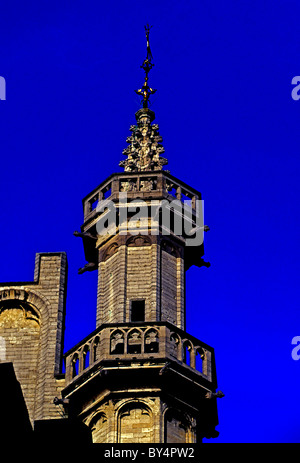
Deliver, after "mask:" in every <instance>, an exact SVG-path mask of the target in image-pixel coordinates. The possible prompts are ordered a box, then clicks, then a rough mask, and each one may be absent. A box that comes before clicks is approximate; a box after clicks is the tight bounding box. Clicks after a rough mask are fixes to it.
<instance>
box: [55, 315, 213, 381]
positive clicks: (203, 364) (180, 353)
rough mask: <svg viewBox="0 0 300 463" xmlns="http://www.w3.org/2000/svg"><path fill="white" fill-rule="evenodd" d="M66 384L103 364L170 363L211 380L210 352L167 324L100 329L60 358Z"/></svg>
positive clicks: (192, 338) (117, 326)
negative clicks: (146, 360) (158, 361)
mask: <svg viewBox="0 0 300 463" xmlns="http://www.w3.org/2000/svg"><path fill="white" fill-rule="evenodd" d="M64 358H65V366H66V384H69V383H70V382H71V381H73V380H75V379H76V378H77V377H78V376H80V375H81V374H83V373H84V372H86V371H87V370H88V369H90V368H92V367H93V366H96V365H97V364H98V363H100V362H102V361H104V360H130V359H132V360H135V359H141V360H142V359H155V358H157V359H161V358H166V359H167V360H173V361H175V362H179V363H180V364H182V365H185V366H186V367H188V368H190V369H192V370H193V371H194V372H196V373H197V374H199V375H201V376H203V377H204V378H205V379H207V380H208V381H213V380H214V377H213V376H214V368H213V362H214V357H213V349H212V348H211V347H209V346H208V345H206V344H204V343H202V342H201V341H199V340H198V339H197V338H195V337H193V336H191V335H188V334H187V333H185V332H184V331H182V330H180V329H179V328H176V327H175V326H173V325H171V324H169V323H163V322H157V323H155V322H151V323H145V324H142V323H139V324H135V325H133V324H118V325H110V324H109V325H102V326H100V327H99V328H98V329H97V330H95V331H94V332H93V333H92V334H91V335H90V336H88V337H87V338H85V339H84V340H83V341H81V342H80V343H79V344H77V345H76V346H75V347H74V348H72V349H70V350H69V351H68V352H67V353H66V354H65V356H64Z"/></svg>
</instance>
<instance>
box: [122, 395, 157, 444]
mask: <svg viewBox="0 0 300 463" xmlns="http://www.w3.org/2000/svg"><path fill="white" fill-rule="evenodd" d="M115 417H116V420H117V423H116V424H117V426H116V430H117V439H116V442H118V443H151V442H153V436H154V426H153V410H152V407H151V405H150V404H149V401H146V400H140V399H133V400H132V399H128V400H126V401H122V403H120V404H119V405H118V407H116V409H115Z"/></svg>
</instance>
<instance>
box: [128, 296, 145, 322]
mask: <svg viewBox="0 0 300 463" xmlns="http://www.w3.org/2000/svg"><path fill="white" fill-rule="evenodd" d="M130 321H132V322H144V321H145V301H143V300H142V301H141V300H140V301H131V320H130Z"/></svg>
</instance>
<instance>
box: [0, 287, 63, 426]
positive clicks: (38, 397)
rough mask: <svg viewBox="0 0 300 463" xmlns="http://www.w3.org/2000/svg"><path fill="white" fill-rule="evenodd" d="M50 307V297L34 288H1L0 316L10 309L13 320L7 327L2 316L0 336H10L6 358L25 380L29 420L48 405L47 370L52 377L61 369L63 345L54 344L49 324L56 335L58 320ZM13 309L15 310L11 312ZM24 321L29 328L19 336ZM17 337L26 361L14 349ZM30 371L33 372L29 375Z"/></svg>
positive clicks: (7, 340)
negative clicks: (55, 319) (23, 334)
mask: <svg viewBox="0 0 300 463" xmlns="http://www.w3.org/2000/svg"><path fill="white" fill-rule="evenodd" d="M51 309H52V306H51V304H50V302H49V300H48V299H47V298H46V297H45V296H44V295H42V294H40V293H39V292H38V291H37V290H36V289H35V288H30V287H28V286H25V285H24V286H17V285H13V286H9V287H1V289H0V318H1V314H2V315H3V314H4V313H5V312H6V310H7V314H8V318H10V319H11V320H12V324H11V326H10V329H6V328H5V326H4V324H5V323H6V321H5V318H6V317H4V316H2V320H1V321H0V325H2V328H3V334H2V332H1V330H0V335H1V336H2V335H3V337H4V338H7V339H6V361H12V362H13V363H14V366H15V371H16V375H17V378H18V380H19V381H20V383H21V384H23V381H24V382H25V384H26V385H27V387H26V390H25V391H24V397H25V400H26V404H27V407H28V411H29V415H30V419H36V417H37V416H38V415H37V414H36V413H42V410H43V407H44V406H45V400H44V397H45V395H46V388H47V387H48V384H47V381H45V372H46V371H48V372H49V371H52V374H53V376H54V375H55V374H56V373H59V372H60V366H61V350H60V349H61V346H60V345H59V344H58V343H53V337H51V335H52V333H51V330H49V326H50V325H51V324H53V326H55V332H56V335H57V322H56V321H55V322H54V323H53V320H52V317H51ZM10 310H13V311H14V313H13V312H11V313H9V311H10ZM18 311H20V314H21V313H22V316H20V315H19V314H18ZM22 317H23V318H22ZM22 320H23V321H22ZM22 324H24V329H26V330H27V331H28V335H27V336H19V335H18V331H19V330H20V329H21V327H22ZM0 328H1V326H0ZM22 329H23V328H22ZM6 333H7V335H6ZM14 337H15V338H16V340H17V342H18V343H20V345H19V349H22V355H24V361H23V362H20V361H18V359H19V356H18V353H17V352H18V351H17V350H16V349H17V346H16V347H15V346H14V348H13V350H12V342H15V341H13V338H14ZM9 339H10V340H9ZM50 369H51V370H50ZM28 371H30V375H29V376H28ZM36 410H38V412H36Z"/></svg>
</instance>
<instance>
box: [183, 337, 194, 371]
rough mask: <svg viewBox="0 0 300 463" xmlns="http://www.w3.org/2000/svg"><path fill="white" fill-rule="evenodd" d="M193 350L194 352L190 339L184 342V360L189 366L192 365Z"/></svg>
mask: <svg viewBox="0 0 300 463" xmlns="http://www.w3.org/2000/svg"><path fill="white" fill-rule="evenodd" d="M191 352H192V345H191V344H190V342H189V341H185V342H184V343H183V361H184V363H186V364H187V365H188V366H191Z"/></svg>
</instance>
